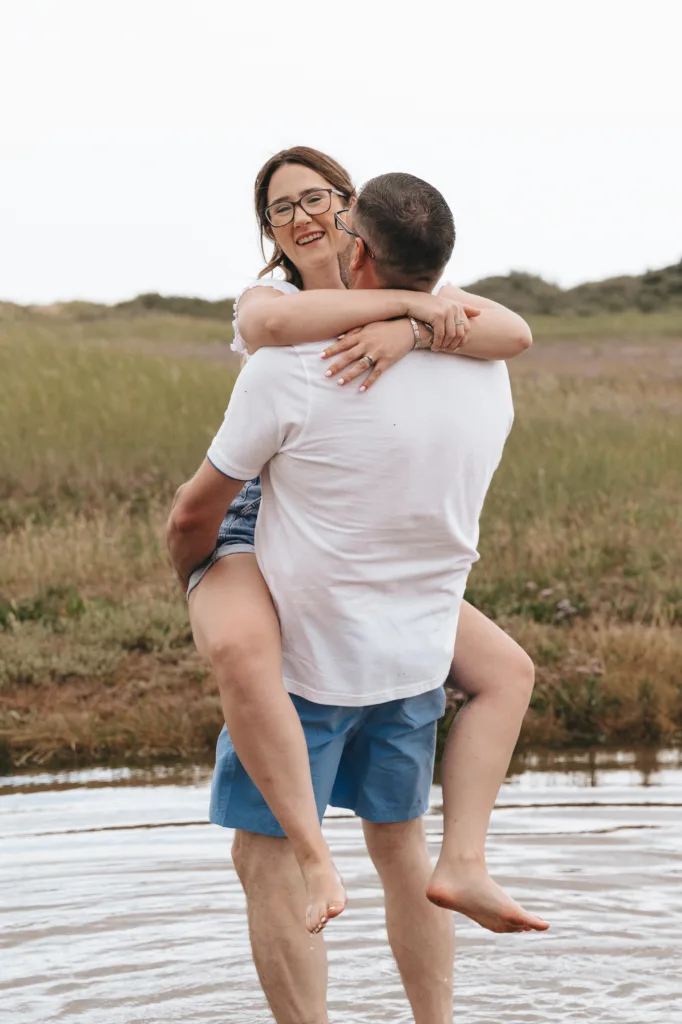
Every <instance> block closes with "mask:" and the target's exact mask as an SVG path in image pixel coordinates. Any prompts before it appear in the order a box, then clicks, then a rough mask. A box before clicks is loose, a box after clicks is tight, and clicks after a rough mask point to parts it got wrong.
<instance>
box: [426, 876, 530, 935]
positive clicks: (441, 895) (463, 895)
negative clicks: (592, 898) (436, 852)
mask: <svg viewBox="0 0 682 1024" xmlns="http://www.w3.org/2000/svg"><path fill="white" fill-rule="evenodd" d="M426 895H427V897H428V899H430V900H431V902H432V903H435V904H436V906H437V907H445V908H446V909H447V910H456V911H458V913H460V914H465V915H466V916H467V917H470V918H471V920H472V921H476V923H477V924H480V925H481V926H482V927H483V928H488V929H489V930H490V931H491V932H530V931H538V932H544V931H546V930H547V928H549V925H548V924H547V922H546V921H543V920H542V918H541V917H536V916H535V914H530V913H529V912H528V911H527V910H524V909H523V907H520V906H519V904H518V903H516V902H515V901H514V900H513V899H512V898H511V896H508V895H507V893H506V892H505V891H504V889H503V888H502V887H501V886H499V885H498V884H497V882H495V881H493V879H492V878H491V877H490V875H489V874H488V870H487V868H486V866H485V862H483V861H481V860H476V861H470V860H457V861H448V863H447V865H446V864H441V862H440V861H439V862H438V864H437V865H436V869H435V871H434V872H433V875H432V876H431V881H430V882H429V884H428V887H427V889H426Z"/></svg>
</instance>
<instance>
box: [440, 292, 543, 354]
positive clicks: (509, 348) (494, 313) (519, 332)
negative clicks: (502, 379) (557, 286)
mask: <svg viewBox="0 0 682 1024" xmlns="http://www.w3.org/2000/svg"><path fill="white" fill-rule="evenodd" d="M438 294H439V296H443V297H444V298H448V299H452V300H453V301H454V302H459V303H460V304H461V305H464V306H475V307H476V308H477V309H480V310H481V313H480V316H477V317H476V318H475V319H472V320H470V321H469V331H468V333H467V336H466V341H465V342H464V346H463V347H462V348H460V349H459V350H458V352H457V354H458V355H463V356H470V357H472V358H474V359H513V357H514V356H518V355H520V354H521V352H525V351H526V349H527V348H530V346H531V345H532V344H533V335H532V334H531V330H530V327H529V326H528V324H527V323H526V321H525V320H524V319H523V317H520V316H519V315H518V313H513V312H512V311H511V309H506V308H505V306H502V305H500V303H499V302H493V301H492V299H484V298H483V297H482V296H480V295H472V294H471V293H470V292H465V291H463V290H462V289H461V288H455V287H454V285H445V286H444V287H443V288H440V289H439V291H438ZM440 347H441V346H438V345H436V343H435V342H434V345H433V349H434V351H436V352H437V351H438V350H439V348H440Z"/></svg>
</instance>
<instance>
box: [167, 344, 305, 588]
mask: <svg viewBox="0 0 682 1024" xmlns="http://www.w3.org/2000/svg"><path fill="white" fill-rule="evenodd" d="M307 401H308V396H307V378H306V375H305V371H304V369H303V367H302V366H301V361H300V358H299V356H298V355H297V353H296V350H295V349H293V348H280V349H267V350H264V351H262V352H259V353H258V354H257V355H255V356H254V357H253V358H252V359H249V361H248V363H247V364H246V366H245V367H244V369H243V370H242V372H241V373H240V374H239V376H238V377H237V380H236V381H235V385H234V388H233V389H232V395H231V397H230V404H229V405H228V407H227V412H226V413H225V418H224V420H223V422H222V425H221V427H220V429H219V431H218V433H217V434H216V436H215V437H214V439H213V442H212V444H211V447H210V448H209V450H208V456H207V458H206V459H205V460H204V462H203V463H202V464H201V466H200V467H199V469H198V470H197V472H196V473H195V475H194V476H193V477H192V479H191V480H190V481H189V482H188V483H186V484H183V485H182V487H181V488H180V489H179V491H178V492H177V494H176V495H175V501H174V503H173V508H172V511H171V514H170V519H169V520H168V527H167V531H166V539H167V541H168V548H169V550H170V554H171V560H172V562H173V565H174V566H175V570H176V572H177V574H178V577H179V578H180V581H181V582H182V583H183V585H185V586H186V584H187V581H188V579H189V576H190V574H191V572H192V570H193V569H195V568H196V566H197V565H200V564H201V562H203V561H204V560H205V559H206V558H208V556H209V555H210V554H211V552H212V551H213V548H214V547H215V542H216V538H217V536H218V530H219V528H220V524H221V522H222V521H223V517H224V516H225V511H226V509H227V508H228V507H229V506H230V504H231V503H232V501H234V499H235V498H236V496H237V494H238V493H239V491H240V490H241V488H242V485H243V482H244V481H245V480H252V479H253V478H254V477H256V476H258V474H259V473H260V472H261V470H262V468H263V466H264V465H265V464H266V463H267V462H269V460H270V459H271V458H272V457H273V456H274V455H276V454H277V452H278V451H279V450H280V448H281V447H282V445H283V444H284V443H285V442H286V441H287V440H291V439H292V438H294V437H295V436H296V435H297V433H298V432H300V430H301V429H302V427H303V424H304V423H305V420H306V414H307Z"/></svg>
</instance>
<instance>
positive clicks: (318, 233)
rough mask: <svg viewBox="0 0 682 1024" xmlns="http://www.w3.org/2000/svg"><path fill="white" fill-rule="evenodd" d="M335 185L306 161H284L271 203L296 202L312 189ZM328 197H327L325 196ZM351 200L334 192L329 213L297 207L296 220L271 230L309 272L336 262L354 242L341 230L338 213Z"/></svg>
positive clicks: (294, 260)
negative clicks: (339, 253) (336, 224)
mask: <svg viewBox="0 0 682 1024" xmlns="http://www.w3.org/2000/svg"><path fill="white" fill-rule="evenodd" d="M331 187H332V186H331V185H330V184H329V182H328V181H327V180H326V178H323V177H322V175H321V174H319V173H318V171H313V170H312V169H311V168H310V167H304V166H303V165H302V164H284V165H283V166H282V167H278V168H277V170H276V171H275V173H274V174H273V176H272V178H271V179H270V185H269V187H268V206H272V204H273V203H277V202H279V201H281V200H284V201H287V202H293V201H295V200H297V199H301V197H302V196H304V195H305V194H306V193H308V192H312V191H315V190H316V189H324V188H331ZM325 198H326V197H325ZM348 203H349V200H348V199H344V197H343V196H337V195H334V194H332V196H331V206H330V207H329V210H328V211H327V212H326V213H313V212H312V211H310V212H306V211H305V210H304V209H302V207H301V206H296V207H295V208H294V219H293V220H292V221H291V223H289V224H285V225H284V226H283V227H273V226H272V225H271V230H272V234H273V237H274V239H275V241H276V242H277V243H278V244H279V247H280V249H281V250H282V252H283V253H284V254H285V256H288V257H289V259H290V260H291V262H292V263H293V264H294V265H295V266H296V267H297V268H298V270H300V271H301V273H302V274H305V272H306V270H313V269H316V268H320V267H322V266H324V265H325V264H327V263H330V262H333V263H334V264H335V263H336V259H337V254H338V252H339V251H340V250H342V249H345V248H346V245H347V243H348V242H349V241H350V239H349V238H348V235H346V232H345V231H338V230H337V228H336V226H335V224H334V214H335V213H336V211H337V210H342V209H343V208H344V207H345V206H348Z"/></svg>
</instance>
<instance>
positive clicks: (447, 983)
mask: <svg viewBox="0 0 682 1024" xmlns="http://www.w3.org/2000/svg"><path fill="white" fill-rule="evenodd" d="M363 827H364V831H365V840H366V842H367V849H368V850H369V854H370V857H371V858H372V861H373V862H374V866H375V867H376V869H377V871H378V872H379V877H380V878H381V882H382V884H383V887H384V892H385V894H386V929H387V931H388V940H389V942H390V944H391V949H392V951H393V955H394V957H395V959H396V963H397V964H398V969H399V971H400V976H401V978H402V980H403V985H404V986H405V992H406V993H407V998H408V999H409V1001H410V1006H411V1007H412V1012H413V1014H414V1020H415V1024H452V978H453V969H454V959H455V930H454V922H453V916H452V914H450V913H448V912H447V911H443V910H439V909H438V908H437V907H434V906H433V904H431V903H429V901H428V900H427V899H426V886H427V884H428V881H429V878H430V876H431V871H432V864H431V858H430V857H429V852H428V848H427V845H426V833H425V829H424V822H423V819H421V818H417V819H415V820H414V821H401V822H396V823H393V824H377V823H376V822H370V821H365V822H363Z"/></svg>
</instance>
